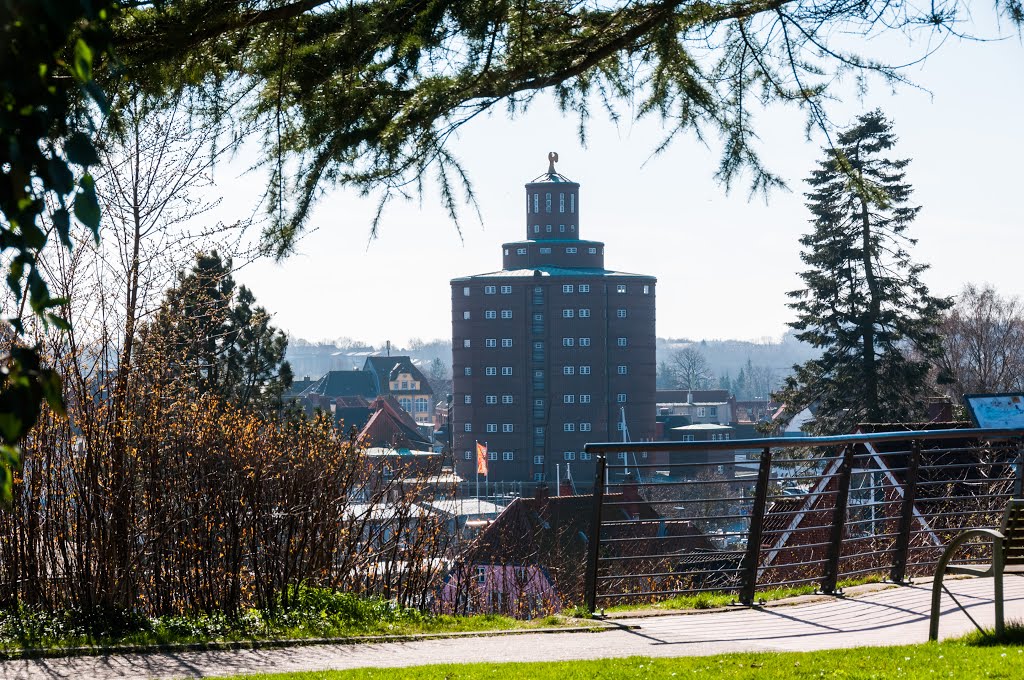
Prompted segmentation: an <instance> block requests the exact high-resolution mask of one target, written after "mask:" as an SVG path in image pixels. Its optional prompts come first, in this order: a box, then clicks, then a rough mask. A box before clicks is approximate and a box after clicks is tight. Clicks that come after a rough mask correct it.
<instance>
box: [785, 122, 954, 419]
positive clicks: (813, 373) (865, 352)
mask: <svg viewBox="0 0 1024 680" xmlns="http://www.w3.org/2000/svg"><path fill="white" fill-rule="evenodd" d="M837 142H838V143H837V144H836V145H835V147H834V148H831V149H827V150H826V151H825V158H824V159H823V160H821V161H820V162H819V164H818V168H817V169H816V170H814V172H813V173H812V174H811V177H810V178H809V179H808V180H807V182H808V184H809V185H810V187H811V191H810V192H809V193H807V194H805V196H806V197H807V207H808V208H809V209H810V211H811V214H812V215H813V219H812V221H811V223H812V225H813V230H812V231H811V233H810V234H807V235H806V236H804V237H803V238H802V239H800V243H801V244H802V245H803V246H804V251H803V253H802V254H801V259H802V260H803V262H804V263H805V264H806V265H807V266H808V269H807V270H806V271H804V272H803V273H801V274H800V277H801V278H802V279H803V281H804V284H805V287H804V288H802V289H800V290H795V291H792V292H790V293H789V296H790V297H791V298H793V300H794V302H792V303H790V304H789V306H790V307H791V308H792V309H794V310H796V312H797V319H796V321H793V322H791V323H790V324H789V325H790V326H791V327H792V328H793V329H795V330H796V337H797V338H799V339H800V340H802V341H804V342H807V343H810V344H811V345H813V346H814V347H816V348H819V349H821V350H822V355H821V357H820V358H817V359H812V360H810V361H808V362H806V363H804V364H802V365H799V366H794V374H793V375H791V376H790V377H789V378H787V379H786V382H785V385H784V387H783V389H782V391H781V392H780V393H778V394H776V395H775V398H776V399H779V400H781V401H782V402H783V403H784V404H785V409H784V416H783V418H786V419H788V418H789V417H791V416H793V415H795V414H797V413H799V412H800V411H802V410H803V409H804V408H807V407H811V406H815V407H816V411H815V422H814V425H813V430H814V432H816V433H830V434H839V433H844V432H849V431H850V430H851V429H852V428H853V427H854V426H855V425H856V424H857V423H860V422H875V423H882V422H890V423H891V422H910V421H913V420H914V419H917V418H919V417H920V416H921V415H922V412H923V403H922V402H923V400H922V397H924V396H926V390H927V376H928V371H929V361H930V360H931V359H932V358H934V357H935V356H936V354H937V350H938V347H939V337H938V335H937V333H936V331H935V329H936V327H937V326H938V322H939V316H940V314H941V312H942V311H943V310H945V309H947V308H948V307H949V306H950V301H949V300H948V299H943V298H936V297H933V296H931V295H930V294H929V292H928V287H927V286H925V284H924V283H923V282H922V281H921V273H922V272H924V271H925V270H926V269H927V268H928V266H927V265H923V264H918V263H915V262H913V261H912V260H911V257H910V252H909V248H910V247H911V246H913V245H914V244H915V243H916V240H915V239H913V238H911V237H910V236H908V234H907V229H908V227H909V226H910V225H911V223H912V222H913V221H914V218H915V217H916V216H917V214H918V212H919V211H920V206H913V205H911V204H910V203H909V200H910V195H911V193H912V191H913V190H912V188H911V186H910V185H909V184H908V183H907V182H906V168H907V165H908V164H909V162H910V161H909V160H908V159H903V160H891V159H890V158H888V157H887V156H886V154H887V152H889V151H890V150H891V149H892V148H893V147H894V146H895V144H896V137H895V135H894V134H893V132H892V123H891V122H890V121H888V120H887V119H886V118H885V116H884V115H883V114H882V112H881V111H879V110H875V111H872V112H870V113H867V114H865V115H863V116H861V117H859V118H858V119H857V121H856V123H854V125H853V126H851V127H850V128H848V129H847V130H845V131H843V132H842V133H841V134H839V136H838V139H837Z"/></svg>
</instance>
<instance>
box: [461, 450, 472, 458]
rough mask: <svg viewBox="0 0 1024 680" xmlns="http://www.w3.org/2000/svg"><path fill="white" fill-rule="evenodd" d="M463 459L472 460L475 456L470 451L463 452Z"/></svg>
mask: <svg viewBox="0 0 1024 680" xmlns="http://www.w3.org/2000/svg"><path fill="white" fill-rule="evenodd" d="M462 457H463V458H464V459H466V460H469V459H470V458H472V457H473V454H472V453H470V452H469V451H463V452H462Z"/></svg>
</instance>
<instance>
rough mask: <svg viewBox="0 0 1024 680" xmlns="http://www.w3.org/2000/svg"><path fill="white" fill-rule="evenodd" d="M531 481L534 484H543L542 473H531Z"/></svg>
mask: <svg viewBox="0 0 1024 680" xmlns="http://www.w3.org/2000/svg"><path fill="white" fill-rule="evenodd" d="M533 481H535V482H543V481H544V473H543V472H534V473H533Z"/></svg>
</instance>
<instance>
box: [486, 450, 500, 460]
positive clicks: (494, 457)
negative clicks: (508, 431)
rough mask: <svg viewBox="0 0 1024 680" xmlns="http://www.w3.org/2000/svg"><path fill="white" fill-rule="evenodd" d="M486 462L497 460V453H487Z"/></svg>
mask: <svg viewBox="0 0 1024 680" xmlns="http://www.w3.org/2000/svg"><path fill="white" fill-rule="evenodd" d="M487 460H498V452H497V451H488V452H487Z"/></svg>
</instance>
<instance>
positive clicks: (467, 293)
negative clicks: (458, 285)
mask: <svg viewBox="0 0 1024 680" xmlns="http://www.w3.org/2000/svg"><path fill="white" fill-rule="evenodd" d="M462 294H463V295H469V286H465V287H464V288H463V289H462Z"/></svg>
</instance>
